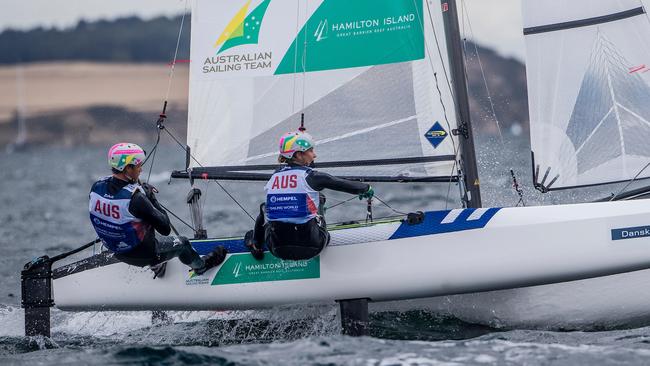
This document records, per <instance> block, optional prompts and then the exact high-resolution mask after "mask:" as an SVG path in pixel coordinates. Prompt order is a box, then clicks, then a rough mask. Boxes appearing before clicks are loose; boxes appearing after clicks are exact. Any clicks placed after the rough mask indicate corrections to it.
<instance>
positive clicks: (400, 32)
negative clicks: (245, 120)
mask: <svg viewBox="0 0 650 366" xmlns="http://www.w3.org/2000/svg"><path fill="white" fill-rule="evenodd" d="M422 11H423V9H422V0H354V1H349V0H325V1H323V3H322V4H321V5H320V6H319V7H318V9H316V11H315V12H314V14H313V15H312V16H311V17H310V18H309V20H307V22H306V24H305V25H304V27H303V28H302V29H301V30H300V32H299V33H298V35H297V36H296V38H295V39H294V41H293V42H292V43H291V46H290V47H289V50H288V51H287V53H286V54H285V55H284V56H283V58H282V61H281V62H280V64H279V65H278V68H277V69H276V71H275V74H276V75H278V74H291V73H301V72H310V71H321V70H334V69H343V68H349V67H359V66H371V65H381V64H389V63H395V62H405V61H412V60H418V59H422V58H424V32H423V28H422V24H423V21H422V18H421V17H422V14H423V13H422Z"/></svg>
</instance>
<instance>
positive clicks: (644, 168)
mask: <svg viewBox="0 0 650 366" xmlns="http://www.w3.org/2000/svg"><path fill="white" fill-rule="evenodd" d="M649 166H650V163H648V164H646V165H645V166H644V167H643V168H642V169H641V170H639V172H638V173H636V175H635V176H634V178H632V179H630V181H629V182H627V184H626V185H625V187H623V188H622V189H621V190H620V191H618V193H616V194H615V195H613V196H612V198H610V199H609V201H610V202H611V201H613V200H614V199H616V198H617V197H618V196H619V195H620V194H621V193H623V192H624V191H625V190H626V189H627V187H629V186H630V184H632V183H633V182H634V181H635V180H636V179H637V178H638V177H639V175H641V173H643V171H644V170H646V168H648V167H649Z"/></svg>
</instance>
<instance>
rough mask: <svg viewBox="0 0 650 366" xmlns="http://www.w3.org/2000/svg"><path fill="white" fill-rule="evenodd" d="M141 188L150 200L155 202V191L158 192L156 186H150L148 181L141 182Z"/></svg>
mask: <svg viewBox="0 0 650 366" xmlns="http://www.w3.org/2000/svg"><path fill="white" fill-rule="evenodd" d="M141 186H142V189H144V193H145V195H146V196H147V198H149V200H150V201H151V202H155V201H157V200H156V193H158V190H157V189H156V187H154V186H152V185H151V184H149V183H142V184H141Z"/></svg>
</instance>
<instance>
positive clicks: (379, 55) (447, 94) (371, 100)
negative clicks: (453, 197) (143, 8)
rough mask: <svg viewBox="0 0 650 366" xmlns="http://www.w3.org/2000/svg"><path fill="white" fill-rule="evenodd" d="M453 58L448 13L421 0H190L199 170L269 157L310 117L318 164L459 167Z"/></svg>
mask: <svg viewBox="0 0 650 366" xmlns="http://www.w3.org/2000/svg"><path fill="white" fill-rule="evenodd" d="M437 9H438V8H437V7H436V9H435V10H437ZM434 24H435V29H434ZM442 55H444V56H442ZM446 55H447V53H446V48H445V36H444V29H443V24H442V16H441V14H440V12H439V11H431V12H430V11H429V9H428V6H423V1H422V0H415V1H414V0H357V1H354V2H350V1H345V0H281V1H280V0H240V1H211V0H195V1H194V2H193V8H192V44H191V59H192V62H191V70H190V102H189V121H188V138H187V141H188V146H189V147H190V148H191V151H192V154H193V155H194V157H195V158H196V160H197V161H198V163H197V162H194V163H193V166H195V167H196V166H197V165H198V164H199V163H200V165H202V166H212V167H219V166H238V165H259V164H273V163H275V162H276V158H277V141H278V138H279V136H280V135H282V133H284V132H287V131H291V130H296V129H297V128H298V127H299V126H300V121H301V115H302V113H304V116H305V127H306V128H307V130H308V132H309V133H311V134H312V135H313V136H314V138H315V139H316V143H317V152H318V155H319V156H320V158H319V160H320V161H350V160H372V159H395V158H397V159H400V158H425V159H423V161H425V162H426V164H425V163H422V162H419V163H412V164H401V165H400V164H394V165H385V166H370V167H363V166H362V167H359V166H357V167H353V168H349V169H347V170H346V169H339V170H337V172H342V173H345V172H346V171H347V172H351V171H353V172H354V173H355V174H356V175H360V174H361V175H363V174H370V175H373V176H378V175H381V176H408V177H414V176H415V177H420V176H421V177H427V176H428V177H431V176H437V177H441V176H450V175H455V174H456V169H454V164H455V157H456V151H457V144H458V141H457V138H456V137H455V136H453V135H452V130H453V129H455V128H456V121H455V114H454V107H453V106H454V102H453V99H452V96H451V91H450V88H449V83H448V76H446V74H445V70H448V67H445V66H443V63H446V62H447V57H446ZM436 86H438V88H437V87H436ZM438 89H439V90H438ZM443 105H444V106H443ZM445 106H446V108H447V109H446V110H445ZM428 157H438V158H437V159H436V158H434V159H428V160H427V159H426V158H428ZM433 160H436V161H435V162H432V161H433Z"/></svg>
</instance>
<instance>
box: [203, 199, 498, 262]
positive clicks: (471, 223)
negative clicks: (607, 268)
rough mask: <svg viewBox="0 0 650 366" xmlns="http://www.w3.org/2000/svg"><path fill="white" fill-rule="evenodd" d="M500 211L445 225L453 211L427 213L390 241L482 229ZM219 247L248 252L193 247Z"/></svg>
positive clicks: (235, 242)
mask: <svg viewBox="0 0 650 366" xmlns="http://www.w3.org/2000/svg"><path fill="white" fill-rule="evenodd" d="M499 210H500V208H490V209H487V210H485V212H484V213H483V214H482V215H481V216H480V217H479V218H478V219H476V220H469V217H470V216H471V215H472V213H474V211H476V209H474V208H468V209H464V210H462V212H460V214H459V215H458V217H456V218H455V219H454V220H453V221H451V222H448V223H444V224H443V223H442V221H443V220H444V218H445V217H447V215H449V213H450V212H451V211H430V212H425V214H424V221H423V222H422V223H421V224H417V225H409V224H407V223H406V222H402V224H401V225H400V226H399V227H398V228H397V230H396V231H395V232H394V233H393V235H391V236H390V238H389V240H393V239H403V238H412V237H416V236H423V235H433V234H442V233H451V232H456V231H464V230H471V229H481V228H483V227H485V225H487V223H488V222H489V221H490V220H491V219H492V217H494V215H495V214H496V213H497V212H498V211H499ZM349 230H354V229H349ZM359 244H360V243H359ZM217 245H223V246H224V247H225V248H226V249H227V250H228V253H247V252H248V249H247V248H246V246H245V245H244V240H243V239H213V240H210V239H208V240H200V241H192V246H193V247H194V249H196V251H197V252H198V253H199V254H201V255H205V254H208V253H210V252H211V251H212V250H213V249H214V248H215V247H216V246H217Z"/></svg>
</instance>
